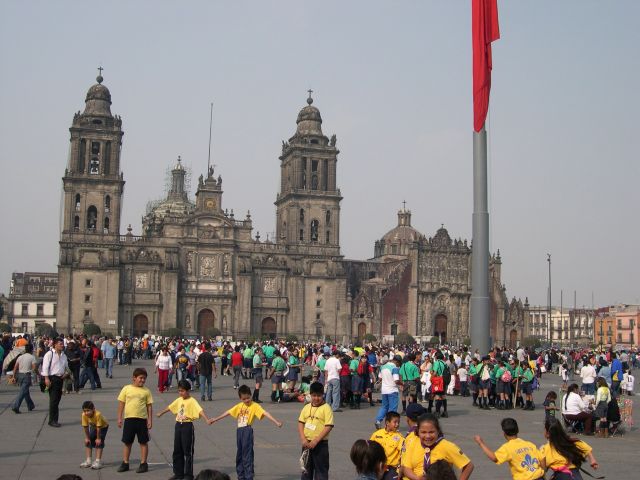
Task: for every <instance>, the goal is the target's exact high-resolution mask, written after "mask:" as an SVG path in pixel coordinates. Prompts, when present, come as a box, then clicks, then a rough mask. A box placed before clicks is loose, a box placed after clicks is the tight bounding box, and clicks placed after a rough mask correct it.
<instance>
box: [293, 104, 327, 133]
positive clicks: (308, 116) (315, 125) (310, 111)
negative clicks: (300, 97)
mask: <svg viewBox="0 0 640 480" xmlns="http://www.w3.org/2000/svg"><path fill="white" fill-rule="evenodd" d="M312 103H313V98H311V94H309V98H307V104H308V105H307V106H306V107H304V108H303V109H302V110H300V113H298V120H296V123H297V124H298V129H297V132H296V133H297V134H298V135H322V127H321V126H322V117H321V116H320V110H318V109H317V108H316V107H314V106H313V105H312Z"/></svg>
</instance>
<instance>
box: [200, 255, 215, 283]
mask: <svg viewBox="0 0 640 480" xmlns="http://www.w3.org/2000/svg"><path fill="white" fill-rule="evenodd" d="M215 273H216V265H215V257H209V256H206V257H205V256H203V257H200V276H201V277H207V278H213V276H214V275H215Z"/></svg>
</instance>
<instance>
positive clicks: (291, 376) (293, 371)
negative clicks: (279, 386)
mask: <svg viewBox="0 0 640 480" xmlns="http://www.w3.org/2000/svg"><path fill="white" fill-rule="evenodd" d="M287 380H288V381H290V382H297V381H298V369H297V368H289V373H288V374H287Z"/></svg>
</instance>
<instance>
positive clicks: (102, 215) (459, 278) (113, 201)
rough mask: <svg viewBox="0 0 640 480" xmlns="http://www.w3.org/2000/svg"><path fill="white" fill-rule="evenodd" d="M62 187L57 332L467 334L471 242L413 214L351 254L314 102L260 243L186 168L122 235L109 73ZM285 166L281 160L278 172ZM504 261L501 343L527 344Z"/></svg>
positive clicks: (80, 123) (74, 137)
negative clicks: (418, 226)
mask: <svg viewBox="0 0 640 480" xmlns="http://www.w3.org/2000/svg"><path fill="white" fill-rule="evenodd" d="M69 131H70V154H69V159H68V163H67V166H66V169H65V172H64V177H63V179H62V180H63V188H64V203H63V209H64V211H63V229H62V232H61V238H60V259H59V266H58V304H57V323H56V327H57V329H58V330H59V331H61V332H69V333H73V332H80V331H82V329H83V326H84V325H85V324H88V323H94V324H96V325H98V326H99V327H100V329H101V330H102V332H105V333H112V334H119V335H138V336H140V335H144V334H146V333H149V334H160V333H162V332H166V331H168V330H169V329H179V330H180V331H181V332H182V333H183V334H184V335H222V336H225V337H228V338H234V339H247V338H284V337H287V336H289V337H291V336H295V337H297V338H299V339H325V338H331V339H336V340H337V341H343V342H351V341H355V340H357V339H364V338H365V336H367V335H373V336H375V337H376V338H378V339H380V340H382V339H386V340H390V341H391V340H392V339H393V336H394V335H397V334H400V333H405V332H406V333H409V334H411V335H413V336H415V337H418V338H420V339H422V340H425V341H431V340H434V339H435V338H437V339H438V340H441V341H443V342H444V341H449V342H458V343H461V342H463V341H464V340H465V339H466V338H467V337H468V335H469V322H470V321H472V319H470V318H469V300H470V297H471V272H470V270H471V245H470V244H468V243H467V241H466V240H465V241H463V240H460V239H457V240H453V239H451V237H450V236H449V233H448V232H447V230H446V229H445V228H444V226H443V227H442V228H440V229H439V230H438V231H437V233H436V234H435V235H434V236H433V237H431V238H427V237H426V236H425V235H422V234H421V233H419V232H418V231H417V230H415V229H414V228H413V227H412V226H411V212H410V211H409V210H407V209H406V208H404V207H403V208H402V209H401V210H400V211H399V212H398V225H397V227H395V228H394V229H392V230H391V231H389V232H388V233H387V234H386V235H384V236H383V237H382V238H381V239H380V240H379V241H376V242H375V247H374V257H373V258H372V259H369V260H366V261H357V260H346V259H345V258H344V257H343V256H342V254H341V251H340V201H341V200H342V196H341V192H340V189H339V188H338V181H337V176H336V172H337V168H336V167H337V161H338V154H339V150H338V149H337V146H336V142H337V141H336V136H335V135H332V136H331V137H330V138H329V137H327V136H326V135H324V133H323V132H322V117H321V115H320V111H319V110H318V108H316V107H315V106H314V105H313V99H312V98H311V95H309V98H308V99H307V105H305V106H304V107H303V108H302V109H301V110H300V112H299V113H298V118H297V121H296V130H295V133H294V134H293V136H291V138H289V140H288V141H286V142H283V143H282V153H281V155H280V157H279V162H280V187H279V190H280V191H279V192H278V193H277V196H276V200H275V205H276V218H275V222H276V236H275V238H273V239H271V240H269V239H267V241H261V239H260V237H259V235H255V236H253V233H252V232H253V227H252V219H251V215H250V213H249V212H247V214H246V216H244V218H238V217H236V216H235V214H234V212H233V210H229V209H227V208H223V198H222V197H223V190H222V177H221V176H219V175H218V176H217V177H216V175H215V172H214V170H213V168H209V169H208V171H207V172H206V173H205V174H203V175H200V177H199V178H198V184H197V191H196V193H195V199H192V198H191V197H190V192H189V191H188V188H187V183H186V181H185V179H186V175H187V172H186V170H185V168H184V167H183V165H182V163H181V160H180V158H178V160H177V161H176V163H175V166H174V167H173V169H172V170H171V180H170V188H169V190H168V192H167V195H166V198H164V199H163V200H162V201H159V202H154V203H153V205H152V208H150V209H149V210H148V212H147V213H146V215H145V216H144V217H143V221H142V235H141V236H136V235H133V234H132V229H131V226H129V227H128V228H127V229H126V230H127V233H125V234H121V231H122V225H121V209H122V200H123V191H124V184H125V181H124V175H123V168H122V165H121V162H120V159H121V156H120V154H121V149H122V138H123V134H124V132H123V129H122V119H121V118H120V117H119V116H117V115H113V114H112V113H111V93H110V92H109V90H108V88H107V87H106V86H105V85H104V84H103V78H102V76H98V78H97V83H96V84H95V85H93V86H92V87H90V88H89V90H88V92H87V95H86V99H85V108H84V111H83V112H78V113H76V114H75V115H74V117H73V122H72V125H71V128H70V129H69ZM274 163H275V162H274ZM501 262H502V260H501V258H500V255H499V252H498V253H497V254H496V255H493V256H492V259H491V266H490V279H491V290H490V295H491V336H492V339H493V342H494V343H496V344H502V343H513V344H515V342H517V341H520V340H522V334H523V331H524V318H525V311H526V309H527V308H528V305H526V303H525V304H524V305H523V304H522V302H521V301H519V300H515V298H514V299H513V300H512V301H511V303H509V302H508V301H507V297H506V288H505V287H504V285H503V284H502V283H501V273H500V266H501Z"/></svg>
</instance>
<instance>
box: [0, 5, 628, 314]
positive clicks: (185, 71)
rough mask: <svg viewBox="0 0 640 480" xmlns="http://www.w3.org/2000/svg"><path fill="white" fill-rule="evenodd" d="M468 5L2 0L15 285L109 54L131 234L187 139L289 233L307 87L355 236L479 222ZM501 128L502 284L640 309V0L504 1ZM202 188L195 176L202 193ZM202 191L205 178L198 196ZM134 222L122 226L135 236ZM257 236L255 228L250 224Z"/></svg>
mask: <svg viewBox="0 0 640 480" xmlns="http://www.w3.org/2000/svg"><path fill="white" fill-rule="evenodd" d="M470 5H471V2H470V0H465V1H453V0H448V1H444V0H442V1H438V2H436V1H426V0H420V1H418V0H416V1H396V2H391V1H385V2H382V1H372V0H367V1H329V0H324V1H322V2H311V1H260V2H259V1H253V2H249V1H234V2H230V1H228V2H214V1H202V2H196V1H192V2H163V1H157V0H156V1H136V2H129V1H126V2H125V1H110V2H104V1H101V2H94V1H82V2H81V1H75V2H71V1H56V2H51V1H42V2H34V1H29V2H9V1H7V0H2V2H1V3H0V62H1V63H0V67H1V70H0V71H1V75H0V161H1V166H2V170H1V175H2V177H1V178H2V188H1V189H0V209H1V210H0V219H1V220H0V221H1V224H2V244H1V245H2V248H1V249H0V291H5V292H6V291H7V290H8V284H9V280H10V276H11V272H12V271H55V270H56V265H57V260H58V244H57V241H58V235H59V215H60V212H59V210H60V199H61V187H62V182H61V177H62V175H63V173H64V168H65V165H66V162H67V156H68V147H69V131H68V129H69V127H70V126H71V121H72V118H73V114H74V112H76V111H78V110H81V109H83V108H84V97H85V94H86V91H87V89H88V88H89V87H90V86H91V85H92V84H93V83H95V76H96V73H97V71H96V68H97V67H98V65H100V64H101V65H102V66H103V67H104V68H105V70H104V73H103V75H104V78H105V80H104V84H105V85H106V86H108V87H109V89H110V91H111V95H112V101H113V105H112V108H111V109H112V112H113V113H114V114H118V115H121V116H122V119H123V129H124V131H125V136H124V145H123V154H122V169H123V172H124V178H125V180H126V186H125V200H124V210H123V221H122V224H123V229H124V228H125V226H126V225H127V224H129V223H131V224H132V226H133V229H134V233H136V234H139V233H140V228H141V221H140V219H141V216H142V215H143V213H144V210H145V205H146V203H147V201H149V200H152V199H157V198H158V197H160V196H161V195H162V193H163V190H164V179H165V173H166V170H167V167H168V166H170V165H172V164H173V163H174V162H175V160H176V158H177V156H178V155H181V156H182V158H183V159H184V162H185V164H186V165H187V166H190V167H191V168H192V169H193V178H194V179H195V178H197V176H198V175H199V174H200V173H202V172H204V171H205V170H206V165H207V148H208V135H209V133H208V130H209V104H210V102H212V101H213V102H214V119H213V149H212V152H213V153H212V156H213V162H214V163H215V164H216V165H217V167H216V175H217V174H218V173H219V174H221V175H222V177H223V185H224V190H225V194H224V197H223V206H224V207H226V208H229V209H231V208H233V209H234V211H235V212H236V216H240V217H243V216H244V214H246V211H247V210H248V209H250V210H251V214H252V216H253V220H254V227H255V230H259V231H260V233H261V235H262V238H263V239H264V238H265V236H266V233H267V232H271V231H274V230H275V207H274V205H273V202H274V201H275V198H276V193H277V188H278V176H279V160H278V155H279V154H280V150H281V140H282V139H288V138H289V137H290V136H291V135H292V134H293V133H294V131H295V127H296V124H295V120H296V116H297V114H298V111H299V110H300V108H302V107H303V106H304V105H305V98H306V96H307V94H306V90H307V89H309V88H312V89H313V90H314V91H315V93H314V99H315V103H314V105H316V106H317V107H318V108H319V109H320V111H321V113H322V118H323V120H324V123H323V130H324V133H325V134H326V135H328V136H330V135H331V134H333V133H335V134H336V135H337V138H338V148H339V149H340V151H341V153H340V156H339V161H338V184H339V187H340V189H341V191H342V194H343V196H344V200H343V201H342V219H341V221H342V223H341V245H342V252H343V254H344V255H345V256H346V257H347V258H354V259H364V258H369V257H371V256H372V255H373V243H374V241H375V240H376V239H378V238H380V237H382V235H383V234H384V233H385V232H386V231H388V230H389V229H391V228H392V227H394V226H395V225H396V222H397V217H396V212H397V210H398V209H399V208H400V207H401V206H402V203H401V202H402V201H403V200H406V201H407V208H410V209H411V210H412V212H413V218H412V223H413V226H414V227H416V228H417V229H418V230H420V231H421V232H422V233H424V234H426V235H427V236H432V235H433V234H434V233H435V231H436V230H437V229H438V228H439V227H440V224H441V223H444V224H445V226H446V227H447V228H448V230H449V233H450V234H451V236H452V237H456V238H457V237H462V238H467V239H470V238H471V214H472V210H473V205H472V99H471V33H470V32H471V27H470V21H471V14H470ZM499 14H500V30H501V35H502V38H501V39H500V40H499V41H498V42H496V43H495V44H494V50H493V53H494V71H493V89H492V92H491V106H490V119H489V123H488V128H489V142H490V143H489V152H490V160H489V162H490V169H491V171H490V177H491V180H490V201H491V248H492V250H493V251H495V250H496V249H498V248H499V249H500V252H501V254H502V258H503V270H502V276H503V281H504V282H505V283H506V285H507V289H508V295H509V297H511V296H516V297H522V299H523V300H524V297H525V296H528V297H529V299H530V301H531V302H532V304H536V303H541V304H546V289H547V281H548V278H547V262H546V254H547V252H550V253H551V254H552V261H553V263H552V282H553V302H554V304H556V303H559V301H560V289H564V298H565V304H566V303H568V300H569V299H570V300H569V301H570V302H572V301H573V291H574V290H577V292H578V304H579V305H582V304H586V305H589V306H590V304H591V293H592V292H594V295H595V303H596V306H598V305H605V304H609V303H614V302H626V303H640V288H639V285H640V282H639V281H638V276H639V272H640V270H639V268H638V267H640V248H639V242H638V240H639V238H640V222H639V221H638V204H639V202H638V193H639V192H638V184H639V180H640V166H639V165H640V163H639V162H638V160H639V159H638V146H637V145H638V133H637V125H636V122H637V118H636V117H637V115H638V112H640V95H639V94H638V86H639V85H640V29H639V28H638V18H640V2H638V1H637V0H629V1H620V0H619V1H616V2H601V1H596V0H593V1H585V0H581V1H568V0H566V1H557V0H547V1H535V2H534V1H512V0H510V1H506V0H502V1H500V2H499ZM196 183H197V182H195V181H194V182H193V184H194V187H195V184H196ZM192 193H193V191H192ZM123 233H124V232H123ZM254 233H255V232H254Z"/></svg>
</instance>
